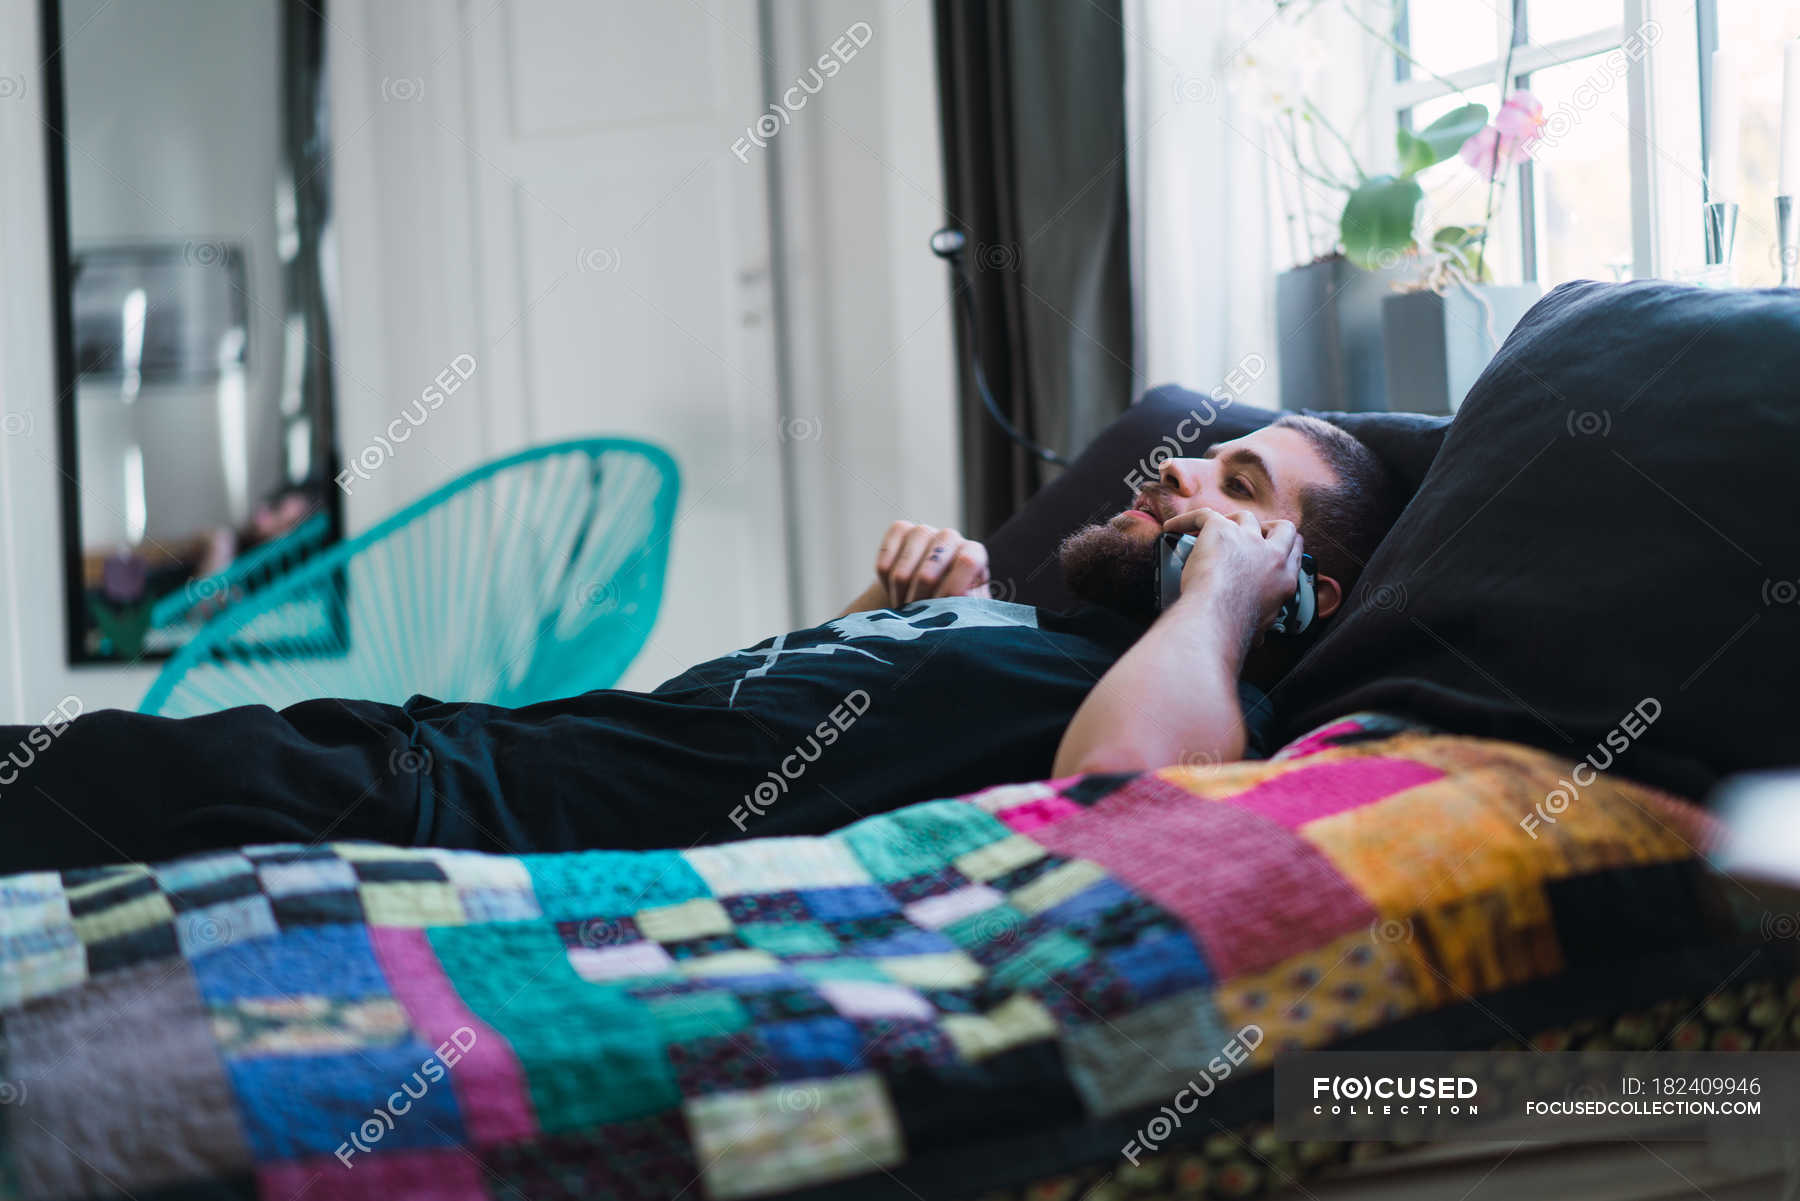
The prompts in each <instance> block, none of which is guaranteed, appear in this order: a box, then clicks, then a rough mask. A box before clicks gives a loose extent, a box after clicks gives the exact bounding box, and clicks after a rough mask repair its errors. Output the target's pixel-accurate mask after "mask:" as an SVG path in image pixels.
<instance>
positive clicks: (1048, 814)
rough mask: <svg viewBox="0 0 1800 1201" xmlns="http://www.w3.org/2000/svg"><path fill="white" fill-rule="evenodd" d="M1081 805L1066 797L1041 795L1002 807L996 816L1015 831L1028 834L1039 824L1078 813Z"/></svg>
mask: <svg viewBox="0 0 1800 1201" xmlns="http://www.w3.org/2000/svg"><path fill="white" fill-rule="evenodd" d="M1081 811H1082V810H1081V806H1080V805H1077V804H1076V803H1075V802H1074V801H1071V800H1069V799H1067V798H1066V797H1060V796H1053V797H1043V798H1041V799H1039V800H1035V801H1026V802H1025V803H1024V804H1023V805H1014V806H1013V807H1012V808H1010V809H1002V810H1001V811H1000V812H999V814H997V816H998V817H999V818H1000V820H1001V821H1003V822H1005V823H1006V824H1007V825H1008V826H1010V827H1011V828H1012V829H1013V830H1014V831H1015V832H1017V833H1019V834H1029V833H1031V831H1033V830H1035V829H1037V828H1038V827H1040V826H1047V825H1050V824H1051V823H1052V822H1059V821H1061V820H1062V819H1063V818H1065V817H1069V816H1071V815H1072V814H1076V813H1080V812H1081Z"/></svg>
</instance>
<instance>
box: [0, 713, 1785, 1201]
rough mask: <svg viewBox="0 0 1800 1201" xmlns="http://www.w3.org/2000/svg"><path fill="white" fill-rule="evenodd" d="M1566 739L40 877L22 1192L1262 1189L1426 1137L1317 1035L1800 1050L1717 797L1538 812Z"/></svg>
mask: <svg viewBox="0 0 1800 1201" xmlns="http://www.w3.org/2000/svg"><path fill="white" fill-rule="evenodd" d="M1568 766H1569V765H1568V763H1567V762H1565V761H1560V760H1558V759H1556V758H1554V757H1552V756H1550V755H1547V754H1545V753H1544V752H1541V751H1538V750H1535V749H1531V748H1526V747H1522V746H1518V745H1514V744H1508V743H1504V742H1498V741H1493V740H1484V739H1475V738H1467V737H1459V736H1452V735H1444V734H1437V733H1429V732H1421V731H1417V730H1407V729H1396V728H1395V727H1394V725H1393V724H1392V723H1386V722H1383V721H1382V720H1381V719H1378V718H1374V717H1367V716H1360V717H1355V718H1349V719H1344V720H1342V721H1339V722H1336V723H1333V725H1332V726H1330V727H1327V728H1325V729H1323V730H1321V731H1319V732H1317V733H1315V734H1314V735H1312V736H1310V737H1308V738H1306V739H1302V740H1299V741H1297V742H1296V743H1294V744H1291V745H1290V746H1289V747H1288V748H1286V749H1285V750H1284V752H1283V753H1282V754H1281V755H1279V756H1278V757H1277V758H1275V759H1273V760H1271V761H1268V762H1259V763H1242V764H1234V765H1227V766H1223V767H1211V768H1172V769H1168V770H1164V771H1159V772H1155V773H1149V774H1142V775H1131V776H1085V777H1076V778H1071V779H1066V780H1058V781H1045V782H1036V783H1024V784H1018V785H1008V786H1003V787H999V788H995V789H991V790H987V791H984V792H981V793H977V794H975V795H972V796H969V797H963V798H957V799H941V800H934V801H929V802H925V803H923V804H919V805H915V806H912V807H909V808H906V809H902V810H898V811H896V812H894V813H891V814H886V815H881V816H876V817H872V818H869V819H866V820H864V821H862V822H859V823H857V824H855V825H853V826H850V827H848V828H846V829H844V830H842V831H840V832H838V833H835V834H833V835H830V836H828V837H824V838H818V839H777V840H762V841H749V842H743V843H737V844H729V845H725V846H719V847H697V848H694V849H691V850H688V851H663V852H641V853H627V852H603V851H596V852H584V853H578V854H568V855H547V856H521V857H509V856H488V855H481V854H476V853H471V852H451V851H442V850H429V849H426V850H412V849H400V848H394V847H388V846H383V845H377V844H369V843H341V844H327V845H322V846H316V847H303V846H299V845H286V846H265V847H247V848H242V849H239V850H235V851H231V852H226V853H220V854H213V855H206V856H200V857H196V858H190V859H184V860H179V861H176V862H173V863H165V864H155V865H128V866H116V867H108V868H97V869H84V870H73V871H64V872H61V873H37V874H32V875H25V876H14V877H10V878H6V879H4V880H0V1081H4V1084H3V1085H0V1089H4V1091H3V1092H0V1100H4V1101H5V1102H6V1103H5V1104H4V1105H0V1131H3V1134H0V1193H4V1194H5V1195H8V1196H18V1197H21V1198H50V1197H58V1198H84V1197H99V1196H110V1195H116V1194H117V1193H121V1192H122V1193H125V1194H128V1195H130V1196H133V1197H137V1198H146V1197H151V1196H162V1195H169V1196H177V1195H179V1196H195V1195H209V1196H219V1197H240V1196H241V1197H252V1196H256V1197H265V1198H282V1199H291V1198H297V1197H301V1196H305V1197H309V1198H324V1197H347V1198H348V1197H371V1198H373V1197H379V1198H382V1199H383V1201H403V1199H410V1198H488V1197H493V1198H501V1197H515V1196H524V1197H529V1198H532V1199H533V1201H545V1199H547V1198H551V1197H565V1196H566V1197H617V1198H621V1199H626V1198H644V1199H646V1201H650V1199H658V1201H666V1199H668V1198H672V1197H677V1196H684V1195H685V1196H699V1197H713V1198H729V1197H756V1196H807V1197H818V1198H827V1197H845V1198H865V1197H880V1196H895V1197H908V1196H910V1197H925V1198H933V1199H936V1198H946V1199H950V1198H975V1197H981V1196H1009V1197H1025V1196H1030V1197H1034V1198H1041V1197H1053V1196H1063V1195H1067V1196H1070V1197H1079V1196H1082V1195H1083V1194H1084V1193H1087V1192H1090V1191H1091V1190H1092V1189H1093V1188H1094V1187H1095V1186H1096V1185H1099V1186H1100V1187H1101V1188H1102V1189H1103V1190H1105V1191H1104V1192H1103V1193H1102V1194H1099V1195H1105V1196H1119V1197H1148V1196H1163V1195H1180V1196H1186V1197H1206V1198H1211V1197H1240V1196H1250V1195H1261V1194H1265V1193H1270V1192H1274V1191H1277V1190H1279V1189H1281V1188H1283V1187H1289V1186H1294V1185H1300V1186H1304V1187H1308V1188H1311V1187H1313V1186H1314V1185H1317V1184H1318V1182H1319V1180H1320V1179H1321V1178H1323V1179H1326V1180H1330V1179H1332V1178H1334V1177H1339V1176H1343V1175H1344V1174H1345V1171H1346V1168H1347V1167H1349V1166H1351V1165H1353V1164H1355V1163H1359V1162H1366V1161H1368V1160H1369V1159H1371V1158H1373V1157H1378V1156H1381V1155H1391V1154H1392V1153H1393V1152H1395V1150H1396V1149H1395V1148H1391V1147H1384V1146H1369V1145H1356V1144H1288V1143H1282V1142H1280V1141H1279V1140H1276V1139H1274V1138H1273V1136H1272V1133H1271V1131H1270V1130H1269V1128H1268V1125H1269V1124H1268V1111H1269V1098H1270V1093H1269V1089H1270V1083H1269V1077H1270V1073H1269V1068H1270V1065H1271V1064H1272V1063H1273V1062H1274V1061H1275V1059H1276V1058H1277V1057H1278V1056H1280V1055H1282V1054H1284V1053H1286V1052H1289V1051H1292V1050H1295V1049H1300V1048H1314V1047H1322V1046H1345V1045H1364V1046H1383V1047H1407V1046H1421V1047H1432V1048H1445V1047H1495V1048H1501V1047H1517V1048H1521V1049H1523V1048H1526V1047H1531V1046H1535V1047H1539V1048H1543V1047H1548V1046H1557V1045H1563V1044H1567V1043H1574V1042H1579V1041H1581V1040H1591V1039H1596V1038H1606V1039H1609V1040H1612V1041H1613V1042H1615V1043H1618V1044H1620V1045H1627V1046H1629V1045H1634V1044H1639V1045H1646V1046H1649V1045H1656V1044H1657V1043H1659V1042H1665V1043H1667V1045H1671V1046H1677V1047H1686V1048H1691V1047H1694V1046H1705V1047H1709V1048H1716V1049H1745V1048H1751V1047H1776V1046H1781V1045H1785V1044H1784V1040H1786V1039H1791V1037H1792V1035H1793V1033H1794V1029H1795V1025H1796V1022H1797V1021H1800V964H1797V962H1796V959H1795V956H1794V955H1793V954H1792V950H1793V947H1792V945H1791V944H1789V945H1787V946H1782V945H1772V944H1771V943H1770V942H1769V941H1768V940H1767V939H1766V938H1765V937H1764V936H1763V934H1762V933H1761V932H1759V930H1758V929H1757V925H1756V914H1755V913H1754V912H1744V911H1743V907H1742V906H1741V905H1734V904H1733V899H1734V898H1733V894H1734V892H1736V891H1737V890H1736V889H1735V888H1733V887H1732V885H1731V884H1730V883H1729V882H1728V881H1726V880H1725V879H1724V878H1723V877H1720V876H1718V875H1716V874H1715V873H1712V872H1710V871H1708V870H1707V868H1706V865H1705V856H1706V852H1707V848H1708V847H1709V846H1710V845H1711V843H1712V841H1713V839H1714V838H1715V837H1716V835H1717V831H1716V828H1715V825H1714V823H1713V821H1712V820H1711V819H1710V818H1708V817H1707V816H1706V815H1705V814H1704V813H1702V812H1701V811H1700V810H1698V809H1696V808H1694V807H1692V806H1690V805H1687V804H1685V803H1683V802H1681V801H1678V800H1676V799H1675V798H1673V797H1671V796H1669V795H1667V794H1664V793H1661V792H1659V791H1657V790H1655V789H1651V788H1647V787H1643V786H1638V785H1633V784H1629V783H1626V782H1622V781H1615V780H1610V779H1606V780H1602V781H1601V782H1599V783H1597V785H1596V786H1595V787H1594V788H1593V789H1592V790H1590V791H1589V792H1587V793H1586V794H1584V796H1583V803H1582V804H1581V805H1580V806H1576V807H1571V808H1570V809H1569V810H1568V811H1567V812H1566V813H1565V814H1563V815H1562V818H1561V820H1560V821H1559V822H1558V823H1557V824H1556V826H1555V827H1554V830H1553V831H1551V832H1550V834H1549V835H1548V836H1543V837H1536V838H1533V837H1530V836H1529V835H1528V834H1527V833H1526V832H1525V831H1524V829H1523V827H1522V826H1521V825H1520V820H1521V818H1523V817H1525V816H1527V815H1528V814H1530V813H1532V812H1533V811H1534V807H1535V806H1537V805H1539V804H1541V802H1542V799H1543V797H1544V795H1545V794H1546V792H1547V791H1548V790H1550V789H1553V788H1555V787H1556V786H1557V782H1558V780H1559V779H1562V778H1563V777H1564V775H1565V773H1566V772H1567V770H1568ZM1251 1028H1254V1029H1256V1030H1257V1031H1258V1032H1259V1033H1258V1035H1257V1036H1256V1037H1254V1039H1252V1038H1250V1037H1249V1036H1247V1035H1246V1034H1245V1031H1247V1030H1249V1029H1251ZM1234 1039H1235V1040H1237V1041H1238V1044H1239V1045H1243V1044H1245V1043H1247V1042H1251V1041H1253V1042H1254V1044H1255V1046H1254V1049H1253V1050H1251V1051H1250V1053H1249V1055H1248V1056H1247V1058H1246V1060H1245V1062H1244V1063H1243V1064H1242V1066H1241V1067H1238V1068H1237V1069H1236V1070H1235V1071H1231V1072H1228V1073H1227V1077H1226V1078H1223V1079H1221V1080H1219V1081H1218V1087H1217V1088H1216V1090H1215V1091H1214V1092H1213V1093H1212V1095H1211V1096H1210V1097H1209V1098H1208V1099H1207V1100H1206V1102H1205V1104H1204V1105H1202V1106H1201V1107H1200V1108H1199V1110H1198V1111H1197V1112H1195V1113H1194V1114H1193V1115H1192V1116H1190V1117H1188V1118H1187V1119H1186V1120H1185V1121H1184V1122H1183V1123H1182V1125H1181V1126H1180V1128H1178V1129H1164V1127H1163V1126H1159V1125H1157V1124H1156V1115H1158V1114H1159V1113H1164V1112H1167V1111H1166V1110H1165V1109H1164V1108H1163V1107H1164V1106H1165V1104H1166V1103H1167V1101H1168V1099H1169V1097H1170V1096H1171V1095H1172V1094H1173V1093H1174V1092H1175V1091H1176V1090H1177V1089H1179V1088H1180V1087H1181V1086H1182V1084H1183V1083H1184V1082H1187V1081H1189V1080H1190V1079H1192V1078H1193V1076H1194V1073H1195V1072H1196V1071H1198V1070H1201V1067H1202V1065H1204V1064H1206V1063H1207V1062H1208V1061H1209V1060H1215V1059H1216V1058H1217V1056H1218V1055H1219V1053H1220V1051H1221V1050H1222V1049H1223V1048H1225V1047H1226V1046H1227V1045H1229V1044H1231V1043H1232V1042H1233V1040H1234ZM1165 1125H1166V1123H1165ZM1128 1147H1129V1148H1131V1149H1132V1153H1131V1154H1130V1155H1129V1156H1128V1155H1126V1150H1127V1148H1128ZM1133 1160H1135V1162H1131V1161H1133ZM1352 1178H1353V1173H1352ZM1318 1195H1320V1196H1326V1195H1327V1194H1323V1193H1320V1194H1318ZM1769 1195H1773V1194H1769Z"/></svg>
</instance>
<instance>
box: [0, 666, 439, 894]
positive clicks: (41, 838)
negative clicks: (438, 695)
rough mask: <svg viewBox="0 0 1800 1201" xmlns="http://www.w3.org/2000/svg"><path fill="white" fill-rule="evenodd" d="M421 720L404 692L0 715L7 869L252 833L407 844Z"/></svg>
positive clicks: (213, 842) (2, 843)
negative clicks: (178, 715)
mask: <svg viewBox="0 0 1800 1201" xmlns="http://www.w3.org/2000/svg"><path fill="white" fill-rule="evenodd" d="M411 726H412V723H411V722H410V721H409V720H408V718H407V715H406V713H405V711H404V710H402V709H400V708H398V707H396V706H393V705H380V704H375V703H373V702H368V701H341V700H320V701H307V702H304V703H302V704H298V705H293V706H291V707H289V708H287V709H285V710H283V711H281V712H279V713H278V712H276V711H275V710H273V709H270V708H268V707H267V706H262V705H254V706H246V707H243V708H238V709H228V710H225V711H223V712H220V713H213V714H207V715H205V716H201V717H190V718H182V719H174V718H166V717H152V716H148V715H145V714H142V713H130V712H126V711H123V710H118V709H104V710H100V711H97V712H94V713H89V714H84V715H82V716H80V717H77V718H76V719H75V720H74V721H73V722H70V723H68V724H67V725H66V726H63V728H62V729H61V731H60V732H57V731H55V730H54V729H52V728H47V727H45V726H37V727H27V726H0V831H3V834H0V872H17V871H27V870H33V869H39V868H62V867H76V866H86V865H91V864H99V863H116V862H121V861H129V860H140V859H144V860H155V859H165V858H170V857H173V856H176V855H181V854H185V853H188V852H191V851H197V850H203V849H210V848H214V847H223V846H237V845H241V844H244V843H256V842H289V841H298V842H308V843H310V842H313V841H316V840H319V839H325V838H329V839H334V840H352V839H375V840H379V841H382V842H393V843H400V844H403V845H405V844H411V843H412V842H413V841H414V838H415V835H416V834H417V833H418V822H419V813H420V808H419V793H420V787H421V783H422V773H421V772H420V770H419V761H420V752H419V751H418V749H417V748H416V747H414V746H413V743H412V739H411Z"/></svg>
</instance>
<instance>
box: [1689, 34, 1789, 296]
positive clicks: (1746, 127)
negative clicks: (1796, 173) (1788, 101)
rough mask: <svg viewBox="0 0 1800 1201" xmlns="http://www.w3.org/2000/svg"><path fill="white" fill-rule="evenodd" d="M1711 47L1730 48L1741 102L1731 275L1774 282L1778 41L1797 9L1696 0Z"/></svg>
mask: <svg viewBox="0 0 1800 1201" xmlns="http://www.w3.org/2000/svg"><path fill="white" fill-rule="evenodd" d="M1700 13H1701V20H1702V22H1703V23H1705V22H1706V21H1708V19H1710V21H1711V23H1712V27H1713V29H1714V30H1716V31H1717V32H1716V35H1715V37H1716V44H1717V45H1719V46H1721V47H1724V48H1726V49H1728V50H1730V51H1731V53H1732V55H1733V57H1734V59H1735V63H1736V68H1737V72H1738V78H1739V80H1740V88H1739V92H1738V95H1739V99H1740V102H1741V104H1742V105H1743V114H1742V121H1741V122H1740V124H1739V126H1738V136H1739V138H1740V139H1741V142H1740V146H1739V154H1740V156H1741V157H1740V159H1739V163H1740V167H1739V173H1738V180H1737V185H1738V191H1737V195H1738V199H1739V201H1740V204H1741V208H1740V209H1739V212H1738V233H1737V253H1736V255H1735V256H1734V258H1735V260H1736V263H1737V277H1738V282H1739V283H1740V284H1743V285H1745V286H1746V287H1754V288H1763V287H1770V286H1772V285H1774V284H1777V283H1779V282H1780V281H1781V262H1780V253H1779V250H1778V249H1777V247H1776V243H1775V190H1776V187H1777V184H1778V182H1779V180H1778V178H1777V176H1778V173H1779V172H1780V170H1781V163H1780V145H1781V143H1780V131H1781V46H1782V43H1783V42H1785V41H1788V40H1790V39H1792V38H1795V37H1800V8H1797V7H1795V6H1794V5H1790V4H1772V3H1769V0H1702V4H1701V8H1700Z"/></svg>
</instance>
